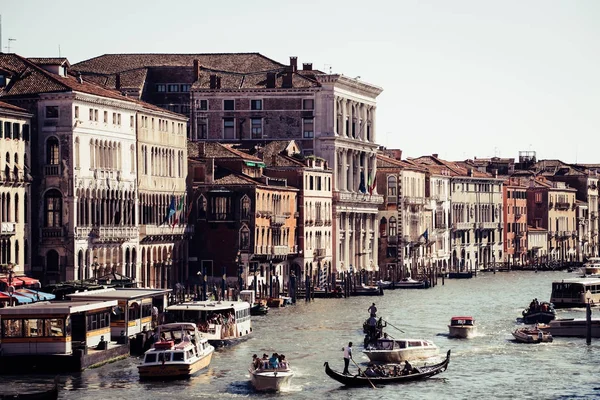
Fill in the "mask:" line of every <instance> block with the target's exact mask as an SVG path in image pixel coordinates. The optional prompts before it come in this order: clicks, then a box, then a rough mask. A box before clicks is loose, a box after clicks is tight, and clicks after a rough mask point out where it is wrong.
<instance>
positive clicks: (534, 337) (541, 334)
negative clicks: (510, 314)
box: [512, 326, 553, 343]
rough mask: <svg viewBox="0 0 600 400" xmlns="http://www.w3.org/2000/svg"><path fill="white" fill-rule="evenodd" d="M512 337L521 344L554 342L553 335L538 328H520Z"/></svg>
mask: <svg viewBox="0 0 600 400" xmlns="http://www.w3.org/2000/svg"><path fill="white" fill-rule="evenodd" d="M512 335H513V336H514V337H515V340H516V341H517V342H521V343H547V342H552V340H553V339H552V334H550V332H545V331H543V330H542V329H540V328H538V327H537V326H536V327H533V328H532V327H527V328H519V329H517V330H515V331H514V332H513V333H512Z"/></svg>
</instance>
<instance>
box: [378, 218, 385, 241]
mask: <svg viewBox="0 0 600 400" xmlns="http://www.w3.org/2000/svg"><path fill="white" fill-rule="evenodd" d="M379 236H381V237H385V236H387V220H386V219H385V217H384V218H381V221H379Z"/></svg>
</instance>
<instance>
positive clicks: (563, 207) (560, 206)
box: [555, 201, 571, 210]
mask: <svg viewBox="0 0 600 400" xmlns="http://www.w3.org/2000/svg"><path fill="white" fill-rule="evenodd" d="M555 207H556V209H557V210H568V209H569V207H571V203H567V202H565V201H557V202H556V205H555Z"/></svg>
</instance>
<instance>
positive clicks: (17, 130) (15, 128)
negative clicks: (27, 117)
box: [12, 122, 21, 140]
mask: <svg viewBox="0 0 600 400" xmlns="http://www.w3.org/2000/svg"><path fill="white" fill-rule="evenodd" d="M20 128H21V125H19V123H18V122H14V123H13V132H12V137H13V139H17V140H18V139H21V129H20Z"/></svg>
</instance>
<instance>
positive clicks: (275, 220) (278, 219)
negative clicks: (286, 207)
mask: <svg viewBox="0 0 600 400" xmlns="http://www.w3.org/2000/svg"><path fill="white" fill-rule="evenodd" d="M285 220H286V217H285V215H272V216H271V226H280V225H283V224H285Z"/></svg>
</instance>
